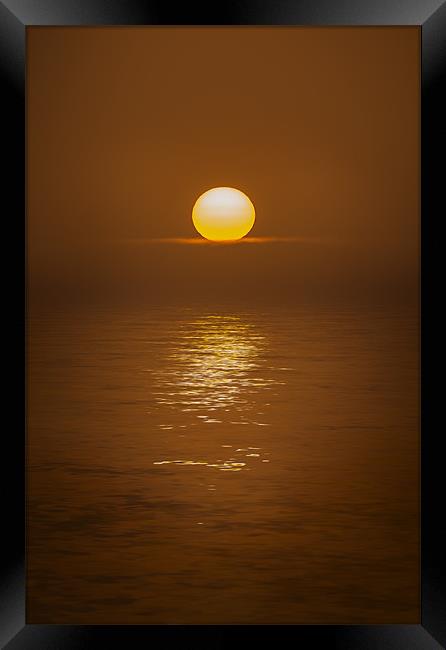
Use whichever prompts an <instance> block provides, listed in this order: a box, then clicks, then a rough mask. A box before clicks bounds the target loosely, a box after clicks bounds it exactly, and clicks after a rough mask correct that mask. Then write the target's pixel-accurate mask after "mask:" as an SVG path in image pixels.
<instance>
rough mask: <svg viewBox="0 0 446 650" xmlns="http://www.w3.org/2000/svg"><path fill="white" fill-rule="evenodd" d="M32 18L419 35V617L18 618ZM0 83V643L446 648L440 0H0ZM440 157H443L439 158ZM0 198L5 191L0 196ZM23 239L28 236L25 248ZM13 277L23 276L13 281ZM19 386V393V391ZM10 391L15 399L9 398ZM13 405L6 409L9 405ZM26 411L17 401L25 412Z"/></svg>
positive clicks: (445, 35)
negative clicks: (344, 620)
mask: <svg viewBox="0 0 446 650" xmlns="http://www.w3.org/2000/svg"><path fill="white" fill-rule="evenodd" d="M32 25H58V26H59V25H60V26H62V25H91V26H99V25H313V26H316V25H317V26H341V25H342V26H346V25H350V26H360V25H382V26H386V25H387V26H396V25H415V26H419V28H420V29H421V35H422V61H421V70H422V75H421V76H422V93H421V95H422V97H421V115H422V118H421V152H422V155H421V187H422V200H421V247H420V248H421V250H420V253H421V324H422V326H421V345H420V351H421V459H420V463H421V518H420V525H421V558H420V561H421V604H422V606H421V621H420V624H418V625H375V626H368V625H364V626H357V625H356V626H348V625H323V626H314V625H311V626H308V625H295V626H294V625H291V626H260V627H258V626H249V625H246V626H229V625H228V626H131V625H130V626H102V625H100V626H67V625H27V624H26V620H25V606H26V589H25V550H26V549H25V516H26V514H25V460H26V447H25V435H26V424H25V423H26V414H25V418H24V417H23V415H22V414H23V404H24V398H23V396H24V394H25V393H26V387H25V370H24V369H25V368H26V356H25V354H26V352H25V354H24V341H25V324H26V299H25V301H24V299H23V297H24V295H26V290H25V291H23V288H24V287H25V284H26V237H25V232H26V231H25V228H26V220H25V214H26V195H25V181H26V179H25V142H26V138H25V42H26V39H25V34H26V28H27V27H28V26H32ZM0 72H1V88H2V93H1V97H2V100H1V102H2V108H3V111H4V118H3V124H2V140H1V142H2V153H3V158H4V160H5V162H6V165H5V170H4V172H3V176H2V179H3V183H2V202H3V205H4V206H5V204H6V207H5V208H4V211H3V217H4V218H3V225H4V232H3V234H4V243H5V242H6V244H5V246H4V251H5V249H9V250H12V252H13V255H12V256H11V259H10V260H9V261H8V262H7V267H6V268H5V269H4V271H3V295H4V305H5V304H6V310H5V311H4V317H3V321H4V323H3V324H4V325H6V329H7V331H6V334H5V335H4V339H3V340H4V347H5V348H6V349H8V350H9V349H12V351H13V353H14V355H13V357H12V360H11V362H10V366H9V367H7V368H6V369H4V378H7V381H6V384H5V388H4V390H5V393H6V394H4V405H5V406H4V410H5V413H4V414H9V415H10V416H11V421H10V423H9V424H8V425H7V426H6V424H5V423H4V429H3V437H2V439H3V454H2V464H3V475H4V477H5V478H6V489H5V491H4V494H5V497H4V499H3V520H4V526H3V535H2V538H3V540H2V545H3V548H4V551H3V556H2V573H1V584H0V642H1V643H2V647H5V646H6V647H7V648H8V650H19V649H21V648H26V649H29V648H42V649H45V650H52V649H56V648H57V649H59V648H64V649H65V648H67V649H70V648H102V647H110V646H111V647H115V646H116V647H129V648H137V647H140V646H141V647H142V646H144V647H147V646H148V644H153V646H154V647H155V646H157V645H158V644H160V645H161V646H164V647H165V646H166V645H168V644H170V643H172V644H175V643H177V644H181V646H182V647H191V648H192V647H193V648H199V647H207V648H220V647H221V648H223V647H226V646H227V645H228V644H230V645H237V644H239V645H242V644H243V645H245V646H246V645H247V644H249V645H250V646H254V645H255V644H256V643H258V642H260V641H262V642H265V643H267V644H268V643H269V644H271V645H282V644H284V643H286V644H287V645H288V644H293V645H296V647H313V646H315V645H318V644H321V645H322V646H323V647H326V648H342V649H343V650H349V649H355V650H358V649H359V650H360V649H369V650H372V649H377V650H378V649H379V650H384V649H389V650H390V649H393V648H395V650H396V649H398V650H402V649H404V650H411V649H413V650H415V649H425V648H426V649H428V648H432V649H434V648H439V647H444V646H445V645H446V598H445V578H444V573H443V574H442V573H441V566H442V559H443V557H444V549H445V548H446V540H445V536H444V533H442V513H443V512H444V509H443V507H442V506H443V503H442V501H443V498H442V487H443V480H442V479H443V467H442V465H443V457H442V454H441V447H442V445H441V442H442V437H443V433H442V428H441V427H440V426H437V422H441V421H442V419H441V418H440V415H441V414H440V406H441V405H442V385H441V384H442V382H441V381H440V382H437V381H436V377H437V376H439V377H441V370H442V365H441V355H440V354H439V351H440V350H441V349H442V346H441V339H440V336H441V335H442V332H441V330H442V321H441V319H440V314H439V309H440V306H439V302H441V301H439V300H438V296H439V295H441V292H440V291H437V287H438V286H439V279H440V277H441V276H440V270H441V268H440V261H441V248H440V241H441V239H440V237H439V230H440V224H441V220H442V219H441V218H442V217H443V218H444V213H445V210H444V207H443V204H444V201H443V185H444V174H445V171H444V155H445V153H444V152H445V151H446V147H445V145H446V142H445V140H446V137H445V134H446V130H445V128H444V116H445V115H446V102H445V100H444V99H443V97H442V93H441V90H442V82H443V81H444V79H446V2H444V1H443V0H240V1H239V2H235V1H234V0H227V1H226V2H215V3H214V4H213V5H211V4H210V3H209V4H208V5H204V6H201V7H200V8H198V7H194V6H193V5H191V4H189V3H184V4H181V5H180V6H179V7H176V6H174V5H173V4H172V3H171V2H161V1H159V0H157V1H156V2H155V1H153V2H152V1H148V2H147V1H146V2H145V1H144V0H78V1H75V0H0ZM441 156H443V162H441ZM5 199H6V200H5ZM24 244H25V245H24ZM11 278H14V279H15V281H16V282H18V284H19V285H20V286H19V287H17V286H16V285H15V282H11V281H10V279H11ZM24 389H25V390H24ZM13 397H15V398H16V401H15V402H14V400H13ZM13 404H14V405H15V406H14V407H13V406H12V405H13ZM25 411H26V409H25Z"/></svg>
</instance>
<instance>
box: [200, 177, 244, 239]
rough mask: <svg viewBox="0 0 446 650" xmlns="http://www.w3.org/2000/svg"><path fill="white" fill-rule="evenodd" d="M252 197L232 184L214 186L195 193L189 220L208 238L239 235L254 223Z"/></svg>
mask: <svg viewBox="0 0 446 650" xmlns="http://www.w3.org/2000/svg"><path fill="white" fill-rule="evenodd" d="M255 218H256V213H255V209H254V206H253V204H252V202H251V200H250V199H249V198H248V197H247V196H246V194H243V192H241V191H240V190H236V189H235V188H234V187H214V188H212V189H211V190H208V191H207V192H204V194H202V195H201V196H199V197H198V199H197V201H196V202H195V205H194V207H193V210H192V221H193V223H194V226H195V228H196V229H197V230H198V232H199V233H200V235H202V236H203V237H205V238H206V239H210V240H211V241H235V240H237V239H241V238H242V237H244V236H245V235H247V234H248V232H249V231H250V230H251V228H252V227H253V225H254V221H255Z"/></svg>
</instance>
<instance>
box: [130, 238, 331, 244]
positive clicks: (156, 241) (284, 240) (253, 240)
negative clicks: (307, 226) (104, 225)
mask: <svg viewBox="0 0 446 650" xmlns="http://www.w3.org/2000/svg"><path fill="white" fill-rule="evenodd" d="M121 242H123V243H126V244H140V245H145V244H180V245H186V246H188V245H192V246H196V245H205V246H206V245H210V246H212V245H221V244H223V245H226V246H227V245H234V244H269V243H301V244H320V243H323V240H321V239H320V238H318V237H279V236H278V237H276V236H271V237H242V238H241V239H233V240H221V241H213V240H210V239H205V238H204V237H150V238H139V237H135V238H130V239H124V240H121Z"/></svg>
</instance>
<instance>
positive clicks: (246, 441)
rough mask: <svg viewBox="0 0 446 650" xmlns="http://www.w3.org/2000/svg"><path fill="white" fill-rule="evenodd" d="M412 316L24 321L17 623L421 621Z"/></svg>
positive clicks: (351, 312) (169, 314)
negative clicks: (23, 557)
mask: <svg viewBox="0 0 446 650" xmlns="http://www.w3.org/2000/svg"><path fill="white" fill-rule="evenodd" d="M417 328H418V325H417V321H416V319H415V317H414V315H413V313H412V315H410V314H409V313H405V312H399V313H393V312H391V311H389V310H382V309H381V310H379V309H376V310H369V311H364V310H363V309H358V310H355V309H353V308H350V309H349V308H342V309H319V308H316V307H313V308H301V309H296V310H277V309H275V310H273V311H269V310H267V309H265V310H262V309H260V308H258V309H252V310H250V309H246V310H240V309H230V308H218V309H215V308H212V307H208V306H201V307H197V308H184V309H183V308H150V309H149V308H147V309H140V310H136V309H133V310H124V309H122V310H112V309H103V310H99V309H97V310H91V309H90V310H87V309H84V310H79V311H71V312H69V311H60V312H56V311H55V312H51V313H50V312H47V313H41V314H39V315H37V314H36V315H34V316H33V317H32V318H31V322H30V326H29V353H28V485H27V489H28V622H31V623H78V624H81V623H148V624H165V623H174V624H175V623H178V624H189V623H190V624H193V623H202V624H208V623H209V624H214V623H215V624H217V623H228V624H231V623H234V624H235V623H246V624H259V623H271V624H283V623H343V622H344V623H416V622H418V620H419V591H418V590H419V575H418V551H419V539H418V516H419V508H418V505H419V504H418V478H419V472H418V449H419V436H418V428H419V427H418V411H419V401H418V334H417Z"/></svg>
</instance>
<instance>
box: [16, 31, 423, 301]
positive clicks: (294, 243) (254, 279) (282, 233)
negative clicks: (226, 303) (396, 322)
mask: <svg viewBox="0 0 446 650" xmlns="http://www.w3.org/2000/svg"><path fill="white" fill-rule="evenodd" d="M27 38H28V62H27V74H28V90H27V92H28V94H27V100H28V268H29V273H30V289H31V298H32V299H35V300H36V301H39V300H40V299H41V298H42V299H43V297H45V298H46V299H53V298H54V299H58V300H60V299H61V298H72V297H76V296H77V297H87V298H91V299H93V300H94V299H96V298H97V297H98V298H99V297H104V296H108V297H110V298H115V299H118V300H119V299H120V297H122V298H124V297H126V298H127V297H129V296H131V297H135V298H137V299H139V297H140V296H144V297H145V298H150V297H152V296H157V295H159V294H165V295H175V294H178V293H180V294H181V295H182V296H183V297H184V298H185V299H186V300H187V299H188V298H189V297H191V298H192V297H193V296H194V295H196V294H197V295H198V294H203V295H208V294H209V295H211V296H213V297H216V298H217V299H218V296H219V295H220V293H221V295H223V294H232V293H234V294H240V295H242V296H246V295H249V296H255V295H256V294H259V293H261V294H262V295H264V296H266V297H268V296H271V297H273V296H277V295H278V294H280V295H282V294H283V295H286V296H289V295H295V294H296V293H297V294H299V295H302V296H307V297H310V298H311V297H312V296H315V295H318V296H321V297H322V299H325V298H327V297H329V296H333V295H338V294H339V295H341V294H342V295H344V294H347V295H350V294H351V295H355V296H362V297H364V296H367V295H370V296H372V295H377V296H381V295H384V294H386V295H387V294H388V295H391V296H393V295H396V296H399V297H401V296H402V297H404V299H407V298H414V297H416V295H417V291H418V223H419V124H418V122H419V30H418V28H292V27H291V28H290V27H270V28H268V27H236V28H217V27H211V28H206V27H197V28H184V27H181V28H180V27H176V28H171V27H164V28H159V27H141V28H140V27H138V28H132V27H130V28H28V29H27ZM221 185H228V186H233V187H237V188H239V189H241V190H242V191H243V192H245V193H246V194H247V195H248V196H249V197H250V198H251V200H252V201H253V203H254V205H255V207H256V211H257V220H256V223H255V226H254V228H253V230H252V231H251V233H250V234H251V236H252V237H272V238H276V239H277V241H270V242H264V243H258V244H252V245H250V246H246V245H239V246H229V247H228V246H223V247H222V246H220V247H216V246H215V245H214V246H212V245H210V246H188V245H179V244H176V243H171V244H164V243H160V242H157V241H151V240H156V239H159V238H180V239H182V238H189V237H194V236H195V234H196V233H195V231H194V229H193V225H192V222H191V209H192V206H193V204H194V202H195V200H196V198H197V197H198V196H199V195H200V194H201V193H202V192H203V191H205V190H207V189H209V188H211V187H213V186H221ZM283 239H285V240H286V239H289V241H282V240H283Z"/></svg>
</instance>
